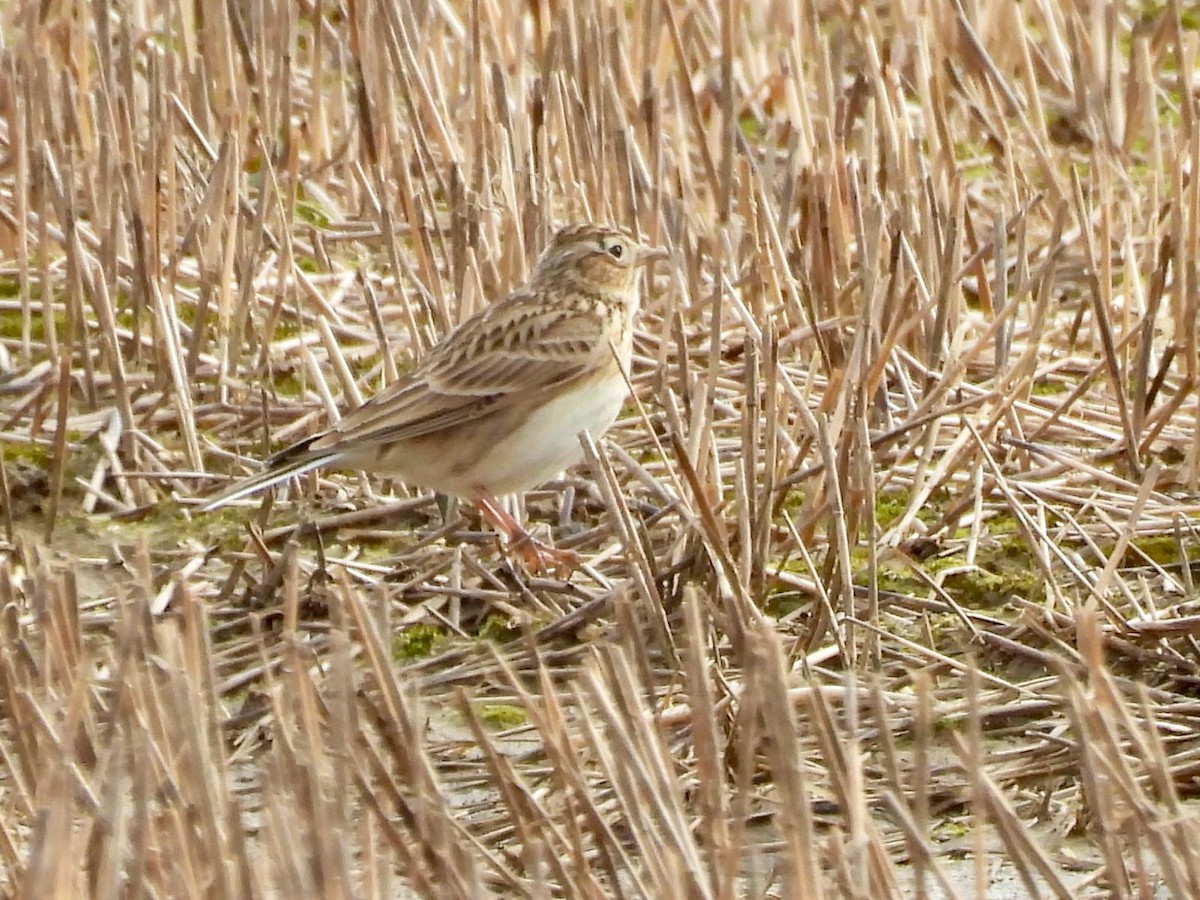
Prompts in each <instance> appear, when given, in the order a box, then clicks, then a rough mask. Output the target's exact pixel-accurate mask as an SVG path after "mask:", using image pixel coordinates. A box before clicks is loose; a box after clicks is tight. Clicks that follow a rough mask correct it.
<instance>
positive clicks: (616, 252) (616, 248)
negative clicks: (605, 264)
mask: <svg viewBox="0 0 1200 900" xmlns="http://www.w3.org/2000/svg"><path fill="white" fill-rule="evenodd" d="M608 252H609V253H610V254H611V255H612V258H613V259H620V258H621V254H622V253H624V252H625V248H624V247H622V246H621V245H620V244H613V245H612V246H611V247H609V248H608Z"/></svg>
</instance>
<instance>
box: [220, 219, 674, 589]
mask: <svg viewBox="0 0 1200 900" xmlns="http://www.w3.org/2000/svg"><path fill="white" fill-rule="evenodd" d="M666 256H667V253H666V252H665V251H663V250H659V249H656V248H651V247H646V246H643V245H642V244H640V243H639V242H638V241H636V240H634V239H633V238H632V237H631V236H630V235H628V234H627V233H625V232H624V231H621V230H618V229H616V228H610V227H608V226H604V225H595V224H585V225H572V226H568V227H566V228H563V229H562V230H560V231H559V232H558V233H557V234H555V236H554V238H553V239H552V240H551V242H550V244H549V246H548V247H547V248H546V249H545V251H544V252H543V253H542V255H541V257H540V258H539V259H538V262H537V265H536V267H535V268H534V271H533V275H532V276H531V277H530V279H529V283H528V285H526V286H525V287H524V288H521V289H519V290H516V291H514V292H513V293H511V294H509V295H508V296H507V297H505V298H504V299H503V300H500V301H499V302H497V303H493V304H491V305H490V306H487V307H485V308H484V309H482V310H480V311H479V312H478V313H476V314H475V315H474V316H472V317H471V318H470V319H468V320H467V321H465V322H463V323H462V324H461V325H459V326H458V328H456V329H455V330H454V331H452V332H451V333H450V334H449V335H447V336H446V337H445V338H444V339H443V340H442V341H441V342H440V343H439V344H437V346H435V347H434V348H433V349H432V350H431V351H430V352H429V354H428V355H427V356H426V357H425V358H424V359H423V360H422V361H421V362H420V364H419V365H418V366H417V367H416V368H415V369H414V370H413V371H412V372H410V373H408V374H407V375H405V376H404V377H403V378H401V379H400V380H398V381H396V382H395V383H393V384H391V385H388V386H387V387H386V388H385V389H384V390H382V391H380V392H379V393H378V394H376V395H375V396H374V397H372V398H371V399H370V400H368V401H367V402H366V403H364V404H363V405H362V406H360V407H358V408H357V409H355V410H353V411H352V412H350V413H348V414H347V415H346V416H345V418H343V419H342V420H341V421H340V422H338V423H337V424H336V425H335V426H333V427H332V428H330V429H329V430H327V431H324V432H322V433H320V434H317V435H313V436H312V437H309V438H305V439H304V440H302V441H300V442H299V443H297V444H293V445H292V446H291V447H288V448H287V449H285V450H283V451H281V452H280V453H278V454H276V455H275V456H273V457H272V458H271V459H270V460H268V462H267V470H266V471H265V472H263V473H261V474H259V475H255V476H253V477H251V478H249V479H246V480H245V481H242V482H240V483H238V484H236V485H235V486H234V487H233V488H231V489H230V490H228V491H226V492H225V493H223V494H222V495H220V496H219V497H216V498H215V499H213V500H212V501H210V502H209V503H208V504H207V505H206V506H205V507H204V508H205V509H206V510H209V509H215V508H217V507H219V506H224V505H225V504H228V503H232V502H234V501H236V500H239V499H241V498H243V497H246V496H248V495H250V494H253V493H255V492H256V491H260V490H263V489H265V488H268V487H270V486H271V485H274V484H278V483H279V482H281V481H285V480H286V479H288V478H292V477H294V476H298V475H302V474H303V473H305V472H308V471H311V470H313V469H317V468H322V467H327V466H336V467H337V468H342V469H360V470H363V471H367V472H374V473H379V474H386V475H392V476H395V477H398V478H400V479H401V480H403V481H404V482H406V483H407V484H409V485H413V486H416V487H421V488H428V489H431V490H435V491H439V492H441V493H445V494H454V495H456V496H458V497H461V498H463V499H465V500H469V501H471V502H472V503H473V504H474V505H475V506H476V507H477V508H478V509H479V511H480V513H481V514H482V515H483V516H484V517H485V518H487V519H488V520H489V521H491V522H492V523H493V524H495V525H496V527H497V528H499V529H500V530H501V531H503V532H504V534H505V535H506V536H507V538H508V542H509V546H510V548H511V549H513V550H515V551H516V552H518V553H520V554H521V557H522V559H524V561H525V563H526V565H527V566H529V568H530V569H531V570H533V571H539V570H541V569H542V568H543V567H544V563H545V562H546V561H547V560H549V562H550V563H551V564H552V565H555V566H557V567H563V568H570V567H572V566H574V565H576V564H577V563H578V556H577V555H576V554H574V553H572V552H571V551H567V550H558V549H555V548H552V547H548V546H546V545H544V544H542V543H540V542H538V541H535V540H534V539H533V537H532V536H531V535H529V533H528V532H526V531H525V529H524V528H522V527H521V525H520V523H519V522H517V521H516V519H514V518H513V517H512V516H511V515H509V514H508V512H506V511H505V510H504V508H503V507H502V506H501V505H500V504H499V502H498V501H497V499H496V498H497V497H498V496H499V495H503V494H510V493H514V492H517V491H523V490H527V489H528V488H532V487H536V486H537V485H539V484H542V483H543V482H545V481H547V480H549V479H550V478H552V477H553V476H554V475H555V474H556V473H558V472H561V471H562V470H563V469H566V468H568V467H569V466H572V465H574V464H575V463H576V462H578V461H579V459H580V457H581V455H582V449H581V447H580V443H579V434H580V432H582V431H584V430H587V431H588V432H590V433H591V434H592V435H593V436H595V437H599V436H600V435H602V434H603V433H604V432H605V431H607V430H608V429H609V428H610V427H611V426H612V424H613V422H614V421H616V418H617V415H618V414H619V413H620V411H621V407H622V405H623V404H624V402H625V397H626V395H627V393H628V389H627V377H628V374H629V363H630V358H631V355H632V352H633V320H634V316H635V315H636V313H637V310H638V306H639V296H638V273H639V271H640V267H641V266H643V265H644V264H646V263H649V262H651V261H653V260H656V259H664V258H666Z"/></svg>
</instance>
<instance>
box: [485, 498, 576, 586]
mask: <svg viewBox="0 0 1200 900" xmlns="http://www.w3.org/2000/svg"><path fill="white" fill-rule="evenodd" d="M475 507H476V509H478V510H479V512H480V514H481V515H482V516H483V517H484V518H485V519H487V520H488V521H489V522H491V523H492V524H493V525H495V526H496V527H497V528H498V529H499V530H500V531H502V532H503V533H504V537H505V539H506V541H505V549H506V551H507V552H508V553H511V554H515V555H516V556H518V557H519V558H520V560H521V562H522V563H524V565H525V568H526V569H527V570H528V571H529V573H530V574H531V575H541V574H543V573H544V572H547V571H553V572H554V573H555V574H556V575H558V576H559V577H560V578H567V577H569V576H570V574H571V573H572V572H574V571H575V570H576V569H578V568H579V567H580V566H581V565H582V564H583V557H582V556H580V555H579V554H578V553H576V552H575V551H574V550H567V549H565V548H562V547H554V546H551V545H550V544H547V543H544V542H543V541H539V540H538V539H537V538H535V537H534V536H533V535H532V534H530V533H529V532H528V531H526V530H525V529H524V528H523V527H522V525H521V523H520V522H518V521H517V520H516V519H514V518H513V517H512V516H511V515H509V514H508V512H507V511H506V510H505V509H504V508H503V507H502V506H500V504H499V503H498V502H496V501H495V500H493V499H491V498H490V497H489V498H483V499H479V500H476V501H475Z"/></svg>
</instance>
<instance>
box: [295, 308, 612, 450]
mask: <svg viewBox="0 0 1200 900" xmlns="http://www.w3.org/2000/svg"><path fill="white" fill-rule="evenodd" d="M612 352H613V351H612V346H611V344H610V338H609V331H608V328H607V327H606V321H605V318H604V317H603V316H601V315H599V314H598V313H597V312H595V311H592V310H589V309H581V308H576V309H568V308H565V307H561V306H560V307H548V306H547V305H546V303H545V301H544V300H543V299H541V298H539V297H537V296H536V295H532V294H526V293H518V294H513V295H510V296H509V297H508V298H507V299H505V300H504V301H502V302H501V303H499V304H495V305H493V306H490V307H488V308H486V309H484V310H483V311H481V312H480V313H478V314H477V315H475V316H473V317H472V318H470V319H468V320H467V321H466V322H465V323H463V324H462V325H461V326H459V328H457V329H456V330H455V331H453V332H452V333H451V334H450V335H449V336H448V337H447V338H446V339H445V340H444V341H442V343H440V344H438V345H437V347H435V348H434V349H433V350H432V351H431V352H430V354H429V356H428V357H426V358H425V360H424V361H423V362H422V363H421V365H420V366H418V367H417V368H416V369H415V370H414V371H412V372H411V373H409V374H408V375H406V376H405V377H404V378H402V379H400V380H399V381H397V382H395V383H394V384H392V385H390V386H389V387H387V388H385V389H384V390H382V391H380V392H379V393H378V394H376V395H375V396H374V397H372V398H371V399H370V400H368V401H367V402H366V403H364V404H363V405H362V406H360V407H358V408H357V409H355V410H353V411H352V412H350V413H348V414H347V415H346V416H345V417H344V418H342V420H341V421H340V422H338V424H337V425H335V426H334V427H333V428H331V429H330V430H329V431H327V432H326V433H325V434H323V435H321V436H319V437H318V438H316V439H315V440H311V441H309V442H308V443H307V444H306V445H305V446H304V448H303V452H304V453H305V454H306V455H312V454H321V453H330V452H336V451H339V450H341V449H342V448H343V447H346V446H349V445H353V446H354V447H355V448H356V449H361V448H362V447H363V445H370V444H375V443H381V442H391V441H403V440H407V439H410V438H414V437H418V436H421V435H425V434H430V433H432V432H435V431H440V430H442V429H444V428H450V427H453V426H455V425H460V424H464V423H466V422H470V421H472V420H473V419H477V418H479V417H481V416H483V415H485V414H487V413H488V412H490V411H491V410H492V409H493V408H495V406H496V405H497V404H500V403H503V402H504V401H505V399H506V398H514V397H529V396H536V395H537V394H538V393H540V392H542V391H545V390H548V389H550V388H553V387H555V386H559V385H562V384H564V383H569V382H572V381H574V380H576V379H579V378H585V377H586V376H588V375H589V374H591V373H592V372H594V371H596V370H597V369H598V368H600V367H601V366H603V365H605V364H607V362H608V361H609V360H611V359H612ZM286 454H287V451H284V454H281V456H284V455H286Z"/></svg>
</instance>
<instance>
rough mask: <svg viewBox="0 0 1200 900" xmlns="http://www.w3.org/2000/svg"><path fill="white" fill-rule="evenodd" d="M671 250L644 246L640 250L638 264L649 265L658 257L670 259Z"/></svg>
mask: <svg viewBox="0 0 1200 900" xmlns="http://www.w3.org/2000/svg"><path fill="white" fill-rule="evenodd" d="M670 258H671V251H670V250H667V249H666V248H664V247H642V248H640V249H639V250H638V260H637V264H638V265H639V266H645V265H649V264H650V263H652V262H654V261H655V260H656V259H670Z"/></svg>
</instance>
